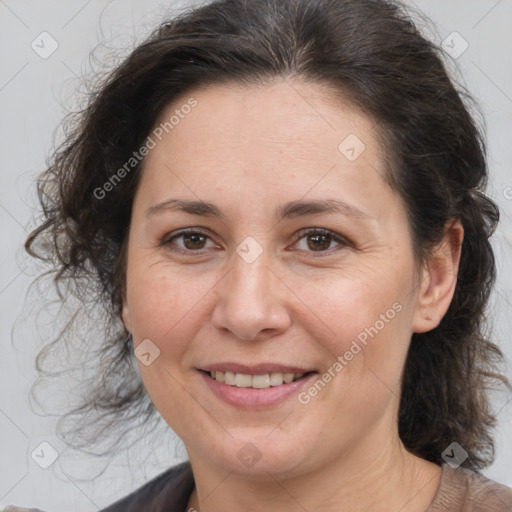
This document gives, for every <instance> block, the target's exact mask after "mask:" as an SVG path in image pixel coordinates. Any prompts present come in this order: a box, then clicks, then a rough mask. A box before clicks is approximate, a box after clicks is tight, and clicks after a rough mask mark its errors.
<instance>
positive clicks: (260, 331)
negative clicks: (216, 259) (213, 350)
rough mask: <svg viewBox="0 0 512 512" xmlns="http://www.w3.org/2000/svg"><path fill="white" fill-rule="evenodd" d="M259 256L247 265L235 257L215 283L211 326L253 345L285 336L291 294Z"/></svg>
mask: <svg viewBox="0 0 512 512" xmlns="http://www.w3.org/2000/svg"><path fill="white" fill-rule="evenodd" d="M269 263H270V262H269V261H268V260H267V259H266V258H264V257H263V255H261V256H260V257H259V258H258V259H257V260H256V261H253V262H252V263H247V262H246V261H244V259H243V258H241V257H239V256H238V255H236V257H235V262H234V264H233V267H232V268H231V271H230V272H228V274H227V275H226V276H225V278H224V279H222V280H221V281H220V282H219V283H218V285H217V286H218V288H217V293H218V300H217V302H216V304H215V307H214V310H213V314H212V323H213V325H214V326H215V327H216V328H217V329H219V330H222V331H229V332H230V333H232V335H233V336H235V337H236V338H240V339H243V340H247V341H255V340H257V339H260V338H267V337H272V336H276V335H278V334H281V333H283V332H285V331H286V330H287V329H288V328H289V326H290V325H291V315H290V310H289V307H288V302H287V301H288V300H289V299H290V297H289V296H290V291H289V290H287V288H286V286H285V284H284V283H283V282H281V280H280V278H279V277H278V275H276V273H275V271H273V270H272V268H271V265H269Z"/></svg>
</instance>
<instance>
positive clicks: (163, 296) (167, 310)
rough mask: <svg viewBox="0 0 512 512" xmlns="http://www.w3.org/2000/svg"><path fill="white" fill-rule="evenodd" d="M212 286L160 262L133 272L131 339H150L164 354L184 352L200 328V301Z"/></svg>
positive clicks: (200, 278) (131, 282) (130, 298)
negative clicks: (195, 329)
mask: <svg viewBox="0 0 512 512" xmlns="http://www.w3.org/2000/svg"><path fill="white" fill-rule="evenodd" d="M210 281H211V283H210ZM214 282H215V281H214V280H213V279H208V277H207V276H204V278H202V277H200V276H197V275H196V276H195V277H194V275H193V274H191V273H188V272H187V271H186V270H185V271H184V270H183V269H181V270H180V272H178V271H176V269H171V268H168V267H167V266H166V265H165V263H161V262H158V263H155V264H153V265H145V266H141V267H140V268H134V269H132V272H131V274H130V277H129V281H128V290H127V303H128V308H129V312H130V321H131V324H132V332H133V335H134V339H135V340H136V341H137V340H142V339H145V338H149V339H150V340H152V341H153V342H154V343H156V344H157V345H158V347H159V348H160V350H161V351H162V352H163V353H165V352H167V351H173V352H178V351H180V350H182V349H184V347H185V345H186V344H187V343H188V341H190V339H191V338H192V337H193V330H194V328H197V326H198V325H200V324H201V318H199V317H198V315H201V311H202V308H203V309H204V306H202V303H201V298H204V297H205V295H207V294H208V290H209V289H211V287H212V286H213V285H214ZM171 341H172V343H171Z"/></svg>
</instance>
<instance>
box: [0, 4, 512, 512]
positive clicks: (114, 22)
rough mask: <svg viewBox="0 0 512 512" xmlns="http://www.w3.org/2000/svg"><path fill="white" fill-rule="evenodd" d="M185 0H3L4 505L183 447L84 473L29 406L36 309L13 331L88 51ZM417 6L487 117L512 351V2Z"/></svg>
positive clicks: (58, 498) (501, 476)
mask: <svg viewBox="0 0 512 512" xmlns="http://www.w3.org/2000/svg"><path fill="white" fill-rule="evenodd" d="M410 3H411V4H412V2H410ZM184 5H185V6H186V5H190V2H186V1H184V2H164V1H155V0H152V1H148V0H146V1H142V0H117V1H110V2H104V1H98V0H89V1H86V0H80V1H77V0H73V1H71V0H67V1H63V0H62V1H55V0H52V1H50V0H45V1H42V0H31V1H28V0H22V1H15V0H0V37H1V45H0V52H1V57H0V62H1V67H0V119H1V127H2V130H1V137H0V148H1V151H0V156H1V167H0V178H1V179H0V226H1V230H2V231H1V234H2V238H1V240H2V243H1V244H0V310H1V312H2V313H1V318H2V322H1V324H0V336H1V354H2V357H0V376H1V388H0V389H1V390H2V393H1V401H0V434H1V437H0V507H3V506H5V505H7V504H9V503H16V504H18V505H23V506H27V507H28V506H34V507H39V508H42V509H44V510H46V511H48V512H61V511H62V512H64V511H68V510H73V511H92V510H97V509H98V508H99V507H102V506H105V505H107V504H108V503H111V502H112V501H114V500H115V499H117V498H119V497H120V496H123V495H125V494H126V493H128V492H130V491H131V490H133V489H134V488H135V487H137V486H139V485H141V484H142V483H143V482H144V481H146V480H148V479H149V478H152V477H153V476H155V475H156V474H158V473H159V472H161V471H163V470H164V469H166V468H167V467H169V466H170V465H172V464H174V463H176V462H178V461H179V460H182V459H183V458H185V456H186V454H185V452H184V451H183V449H182V447H181V448H180V445H179V443H178V444H176V443H175V442H174V440H173V435H172V433H170V432H169V433H168V435H167V437H166V438H164V440H163V442H161V443H160V444H159V448H158V450H157V451H155V450H152V449H151V445H150V443H149V442H150V439H143V440H142V442H141V443H140V445H139V447H138V448H137V450H136V451H134V452H131V453H129V454H124V455H121V456H119V457H118V458H117V459H115V460H114V461H113V463H112V464H111V465H110V466H109V467H108V469H107V470H106V472H105V473H104V474H103V475H102V476H101V477H98V478H95V479H92V480H89V481H88V480H87V479H90V478H91V477H93V476H94V475H95V474H96V472H97V471H98V470H99V469H101V467H102V465H101V464H98V462H95V460H94V459H92V458H89V457H87V456H84V455H76V454H75V455H74V456H73V454H66V453H65V451H64V447H63V445H62V443H61V442H60V441H59V440H58V439H57V438H56V436H55V428H54V423H53V421H54V420H53V419H52V418H44V417H41V416H38V415H36V414H34V413H33V412H32V411H31V409H30V407H29V405H28V401H27V392H28V389H29V387H30V384H31V382H32V380H33V377H34V370H33V361H34V357H35V354H36V352H37V341H38V340H37V333H36V329H35V323H34V321H33V320H34V319H33V318H32V317H29V318H27V319H25V320H23V325H24V329H23V334H22V335H21V336H22V339H21V341H20V340H18V348H17V349H16V350H15V349H14V348H13V346H12V341H11V338H12V328H13V325H14V322H15V320H16V319H17V318H19V315H20V314H21V313H22V308H23V301H24V297H25V294H26V291H27V288H28V285H29V283H30V281H31V275H30V274H31V273H33V270H31V268H32V267H31V265H32V263H31V262H30V261H29V260H28V259H27V258H26V257H25V256H24V254H23V251H22V250H21V246H22V244H23V241H24V239H25V236H26V233H27V231H28V227H29V226H31V225H32V224H31V223H30V218H31V216H32V214H33V209H34V207H35V205H36V204H37V203H36V197H35V189H34V179H35V177H36V175H37V174H38V173H39V172H40V171H41V170H42V169H43V168H44V162H45V157H46V156H47V155H48V153H49V151H50V150H51V148H52V141H53V134H54V132H55V130H56V128H57V126H58V124H59V121H60V120H61V118H62V116H63V114H64V113H65V110H66V108H73V107H74V106H75V105H76V97H77V96H76V90H77V88H78V87H79V85H80V81H79V77H80V76H81V75H82V74H83V73H89V72H90V71H91V61H90V59H89V55H90V52H91V50H92V49H94V48H95V47H96V46H97V45H98V43H100V42H101V43H103V50H101V51H100V55H105V48H106V49H108V48H114V49H115V48H117V49H121V48H124V49H125V53H126V51H128V50H129V49H130V48H132V47H133V45H134V43H135V42H136V41H140V40H141V38H142V37H144V36H145V35H146V34H147V33H148V31H149V30H150V29H151V28H152V27H153V26H154V25H155V23H156V22H158V21H159V20H160V19H161V17H162V16H163V15H164V13H165V12H169V10H172V9H176V8H180V7H183V6H184ZM415 5H416V6H417V7H419V8H420V9H421V10H422V11H423V12H424V13H426V14H427V15H428V16H429V17H430V18H431V19H432V20H433V21H434V22H435V24H436V26H437V29H435V30H432V29H430V28H428V27H425V30H428V31H429V32H428V33H429V34H430V37H432V38H434V39H435V40H436V41H442V40H444V39H445V38H446V37H447V36H449V34H451V33H452V32H454V31H456V32H458V33H459V34H460V35H461V36H462V38H463V39H464V40H465V41H467V43H468V45H469V46H468V48H467V50H466V51H465V52H464V53H463V54H462V55H461V56H459V57H458V58H457V59H454V60H453V61H452V63H451V64H450V67H451V69H453V72H455V73H460V74H461V75H460V76H459V79H462V80H463V82H464V83H465V84H466V86H467V87H468V88H469V90H470V91H471V92H472V93H473V95H474V96H475V97H476V99H477V100H478V101H479V102H480V105H481V107H482V110H483V112H484V115H485V118H486V122H487V135H488V144H489V163H490V169H491V174H492V176H491V182H490V194H491V196H492V197H493V198H494V199H495V200H496V201H497V202H498V204H499V206H500V207H501V212H502V223H501V227H500V229H499V230H498V232H497V234H496V236H495V239H494V244H495V247H496V253H497V256H498V264H499V279H498V286H497V290H496V293H495V295H494V298H493V308H492V318H493V319H494V320H495V336H496V339H497V340H498V341H499V344H500V346H501V347H502V348H503V350H504V351H505V353H506V355H507V357H508V358H509V359H512V335H511V334H510V333H511V329H512V320H511V318H512V271H511V266H510V262H511V261H512V222H511V217H512V173H511V170H510V166H511V162H512V144H511V135H512V59H511V58H510V55H511V50H512V44H511V43H512V31H511V30H510V29H511V24H512V0H499V1H496V0H477V1H471V2H468V1H466V0H450V1H448V0H435V1H432V0H431V1H427V0H421V1H420V0H417V1H416V2H415ZM420 24H421V25H422V26H423V22H421V23H420ZM43 31H47V32H49V33H50V34H51V36H52V37H53V38H54V39H55V40H56V41H57V42H58V45H59V46H58V49H57V50H56V51H55V52H54V53H53V54H52V55H51V56H50V57H49V58H47V59H43V58H41V57H40V56H39V55H38V54H37V53H36V52H35V51H34V50H33V49H32V48H31V42H32V41H33V40H34V39H35V38H36V37H37V36H39V34H41V32H43ZM456 44H460V43H456ZM509 368H510V366H509ZM510 398H511V397H510V396H507V395H506V394H499V395H497V397H496V403H497V406H498V407H499V408H501V412H500V413H499V428H498V431H497V436H496V442H497V457H496V462H495V463H494V464H493V465H492V466H491V467H490V468H489V469H487V470H486V471H484V473H485V474H486V475H487V476H489V477H490V478H493V479H495V480H498V481H499V482H502V483H505V484H507V485H509V486H512V462H511V461H512V435H511V434H512V428H511V425H512V402H511V401H510ZM43 441H46V442H49V443H50V444H51V445H52V446H53V447H54V448H55V449H56V450H57V452H58V453H59V455H60V457H59V459H57V461H56V462H55V463H54V464H53V465H52V466H51V467H50V468H49V469H46V470H45V469H42V468H40V467H39V466H38V465H37V464H36V463H35V462H34V461H33V459H32V458H31V453H32V452H33V450H34V449H36V448H37V447H38V446H39V444H40V443H41V442H43Z"/></svg>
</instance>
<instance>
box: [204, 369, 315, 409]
mask: <svg viewBox="0 0 512 512" xmlns="http://www.w3.org/2000/svg"><path fill="white" fill-rule="evenodd" d="M199 373H200V374H201V377H202V378H203V380H204V381H205V382H206V384H207V385H208V386H209V387H210V389H211V390H212V391H213V393H214V394H215V395H216V396H217V397H219V398H220V399H222V400H224V402H227V403H228V404H230V405H234V406H235V407H240V408H243V409H266V408H268V407H272V406H273V405H278V404H280V403H281V402H283V401H284V400H286V399H287V398H289V397H291V396H293V395H297V394H298V393H299V391H300V389H301V388H302V387H303V386H305V385H307V384H308V383H309V382H310V381H311V380H312V379H313V378H314V377H315V375H317V373H316V372H313V373H310V374H309V375H306V376H305V377H302V379H299V380H296V381H293V382H289V383H288V384H281V385H280V386H271V387H269V388H263V389H256V388H239V387H237V386H230V385H229V384H225V383H224V382H219V381H218V380H215V379H212V378H211V377H210V375H208V374H207V373H206V372H204V371H199Z"/></svg>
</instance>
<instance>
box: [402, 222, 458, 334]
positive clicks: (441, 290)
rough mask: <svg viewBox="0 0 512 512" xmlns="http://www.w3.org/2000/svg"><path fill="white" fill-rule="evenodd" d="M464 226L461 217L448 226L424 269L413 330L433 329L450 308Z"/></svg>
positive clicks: (418, 331) (425, 330) (424, 330)
mask: <svg viewBox="0 0 512 512" xmlns="http://www.w3.org/2000/svg"><path fill="white" fill-rule="evenodd" d="M463 239H464V228H463V227H462V224H461V223H460V221H459V220H458V219H455V220H451V221H449V222H448V223H447V225H446V227H445V234H444V237H443V240H442V241H441V242H440V243H439V245H438V246H437V247H436V248H435V249H434V250H433V252H432V254H431V256H430V257H429V258H428V261H427V262H426V263H425V265H424V266H423V269H422V274H421V282H420V285H419V291H418V295H417V304H416V308H415V312H414V316H413V324H412V328H413V332H417V333H421V332H427V331H431V330H432V329H434V328H435V327H437V326H438V325H439V323H440V322H441V319H442V318H443V316H444V315H445V314H446V312H447V311H448V308H449V306H450V303H451V301H452V298H453V294H454V292H455V286H456V284H457V273H458V271H459V262H460V255H461V247H462V241H463Z"/></svg>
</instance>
